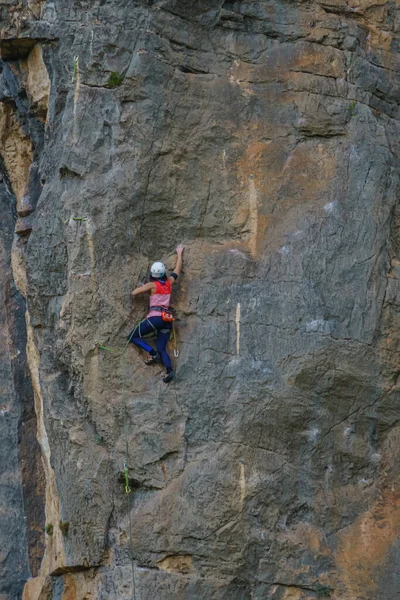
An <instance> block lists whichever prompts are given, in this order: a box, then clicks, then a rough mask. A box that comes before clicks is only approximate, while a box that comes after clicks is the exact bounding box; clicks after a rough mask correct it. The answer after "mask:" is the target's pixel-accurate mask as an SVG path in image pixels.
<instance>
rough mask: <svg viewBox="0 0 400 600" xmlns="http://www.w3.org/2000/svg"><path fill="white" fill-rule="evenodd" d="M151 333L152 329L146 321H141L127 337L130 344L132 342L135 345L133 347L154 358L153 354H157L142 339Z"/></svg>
mask: <svg viewBox="0 0 400 600" xmlns="http://www.w3.org/2000/svg"><path fill="white" fill-rule="evenodd" d="M153 331H154V327H152V325H151V323H149V321H148V319H145V320H144V321H141V322H140V323H139V325H137V327H135V329H134V330H133V331H131V333H130V334H129V336H128V339H129V341H130V342H132V344H135V346H137V347H138V348H142V349H143V350H146V352H148V353H149V354H151V355H152V356H154V355H155V354H157V352H156V351H155V350H153V348H152V347H151V346H149V344H147V343H146V342H145V341H144V340H143V339H142V337H143V336H144V335H148V334H149V333H152V332H153Z"/></svg>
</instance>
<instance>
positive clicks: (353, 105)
mask: <svg viewBox="0 0 400 600" xmlns="http://www.w3.org/2000/svg"><path fill="white" fill-rule="evenodd" d="M356 106H357V102H356V101H355V100H353V102H350V104H349V113H350V114H351V116H353V115H354V114H355V112H356Z"/></svg>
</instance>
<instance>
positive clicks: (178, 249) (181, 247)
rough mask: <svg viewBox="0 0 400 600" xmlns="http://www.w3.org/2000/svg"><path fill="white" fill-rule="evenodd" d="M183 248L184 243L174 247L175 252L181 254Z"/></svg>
mask: <svg viewBox="0 0 400 600" xmlns="http://www.w3.org/2000/svg"><path fill="white" fill-rule="evenodd" d="M183 249H184V245H183V244H179V246H177V247H176V253H177V254H178V255H180V254H182V252H183Z"/></svg>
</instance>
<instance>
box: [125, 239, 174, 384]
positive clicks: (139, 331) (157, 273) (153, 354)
mask: <svg viewBox="0 0 400 600" xmlns="http://www.w3.org/2000/svg"><path fill="white" fill-rule="evenodd" d="M176 253H177V255H178V258H177V261H176V266H175V269H174V271H173V273H171V275H170V276H169V277H167V274H166V269H165V265H164V264H163V263H162V262H155V263H154V264H153V265H152V266H151V269H150V273H151V277H150V282H149V283H146V284H145V285H142V286H140V287H138V288H136V289H135V290H133V292H132V296H138V295H139V294H143V293H144V292H150V312H149V314H148V315H147V317H146V319H145V320H144V321H141V322H140V323H139V325H138V326H137V327H135V329H134V330H133V331H132V332H131V333H130V335H129V341H130V342H132V344H135V346H138V347H139V348H143V350H146V352H148V353H149V357H148V359H147V360H145V363H146V365H153V364H154V363H156V362H159V361H161V362H162V363H163V365H164V367H165V368H166V370H167V373H166V376H165V377H164V378H163V381H164V383H169V382H170V381H172V379H173V378H174V372H173V370H172V364H171V359H170V357H169V354H168V352H167V350H166V347H167V343H168V340H169V336H170V334H171V329H172V323H168V322H167V321H164V320H163V318H162V316H161V313H162V311H163V310H168V308H169V302H170V297H171V288H172V286H173V284H174V283H175V282H176V280H177V279H178V275H179V273H180V272H181V268H182V253H183V245H182V244H180V245H179V246H178V247H177V249H176ZM153 331H156V332H157V344H156V345H157V350H154V349H153V348H152V347H151V346H149V344H147V343H146V342H145V341H144V340H143V339H142V338H143V336H144V335H148V334H149V333H151V332H153Z"/></svg>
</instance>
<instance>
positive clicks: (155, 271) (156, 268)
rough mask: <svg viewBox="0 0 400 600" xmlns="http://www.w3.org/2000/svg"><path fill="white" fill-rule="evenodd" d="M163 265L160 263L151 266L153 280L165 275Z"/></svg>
mask: <svg viewBox="0 0 400 600" xmlns="http://www.w3.org/2000/svg"><path fill="white" fill-rule="evenodd" d="M165 271H166V269H165V265H164V263H162V262H155V263H153V264H152V265H151V269H150V273H151V276H152V277H154V278H155V279H159V278H160V277H163V276H164V275H165Z"/></svg>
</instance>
